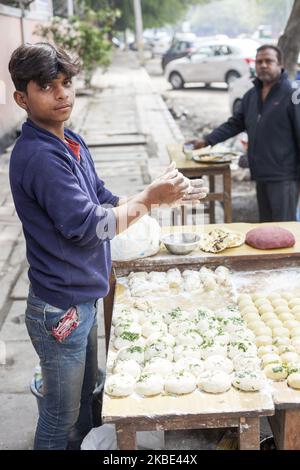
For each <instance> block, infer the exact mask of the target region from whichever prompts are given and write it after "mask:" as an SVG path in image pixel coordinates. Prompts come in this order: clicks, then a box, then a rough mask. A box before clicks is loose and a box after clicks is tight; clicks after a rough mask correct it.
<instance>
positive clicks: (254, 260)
mask: <svg viewBox="0 0 300 470" xmlns="http://www.w3.org/2000/svg"><path fill="white" fill-rule="evenodd" d="M272 225H274V226H277V227H278V226H279V227H283V228H286V229H288V230H290V231H291V232H292V233H293V234H294V236H295V239H296V244H295V246H294V247H292V248H284V249H277V250H257V249H255V248H252V247H250V246H248V245H246V244H244V245H242V246H240V247H237V248H230V249H227V250H225V251H223V252H221V253H219V254H213V253H205V252H203V251H201V250H200V249H198V250H195V251H193V252H192V253H190V254H189V255H172V254H170V253H169V252H168V251H167V250H166V248H165V247H164V245H161V249H160V251H159V253H157V254H156V255H155V256H152V257H149V258H140V259H137V260H134V261H128V262H114V266H115V268H116V269H117V271H118V275H125V274H128V273H129V272H130V271H143V270H146V271H150V270H153V269H154V270H158V271H160V270H161V271H165V270H167V269H169V268H171V267H172V266H177V267H178V268H179V269H181V270H183V269H186V267H187V266H190V267H191V268H192V267H193V266H194V267H196V266H201V265H204V264H205V265H210V266H218V265H220V264H223V265H225V266H228V267H231V268H234V269H236V270H239V271H242V270H245V271H248V270H251V269H266V268H267V269H274V268H280V267H284V266H290V267H292V266H299V264H300V224H299V223H298V222H281V223H268V224H246V223H236V224H218V225H206V226H185V227H182V226H174V227H164V228H163V229H162V233H163V234H164V233H170V232H171V233H176V232H182V231H187V232H196V233H199V234H201V233H203V231H204V232H208V231H210V230H211V229H213V228H225V229H229V230H236V231H239V232H241V233H244V234H246V233H247V232H248V231H249V230H251V229H253V228H257V227H262V226H272Z"/></svg>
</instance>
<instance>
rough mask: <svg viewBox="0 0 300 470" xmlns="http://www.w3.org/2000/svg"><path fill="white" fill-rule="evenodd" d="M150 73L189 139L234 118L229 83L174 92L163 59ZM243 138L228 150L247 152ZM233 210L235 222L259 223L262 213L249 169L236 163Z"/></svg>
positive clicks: (231, 142)
mask: <svg viewBox="0 0 300 470" xmlns="http://www.w3.org/2000/svg"><path fill="white" fill-rule="evenodd" d="M146 68H147V71H148V72H149V74H150V75H151V77H152V80H153V83H154V86H155V87H156V89H157V90H158V91H159V93H160V94H161V95H162V97H163V98H164V100H165V101H166V103H167V105H168V108H169V110H170V112H171V114H172V115H173V117H174V118H175V119H176V122H177V123H178V125H179V128H180V129H181V132H182V134H183V135H184V137H185V139H186V140H189V139H193V138H195V137H201V136H202V135H203V134H205V133H208V132H210V130H212V129H214V128H215V127H217V126H218V125H220V124H221V123H222V122H224V121H225V120H227V119H228V117H229V116H230V107H229V96H228V91H227V87H226V85H225V84H213V85H214V86H211V87H210V88H206V87H205V86H204V84H203V85H202V84H199V86H189V85H188V86H187V87H185V88H184V89H183V90H172V88H171V85H170V84H169V83H168V81H167V80H166V79H165V77H164V75H163V73H162V69H161V66H160V58H154V59H151V60H148V61H147V64H146ZM240 140H241V136H237V137H236V138H233V139H230V140H228V141H227V142H226V145H228V147H230V148H232V149H234V150H237V151H241V152H242V151H243V145H242V144H241V142H240ZM231 170H232V209H233V214H232V217H233V222H257V221H258V211H257V203H256V190H255V183H254V182H253V181H250V174H249V170H247V169H241V168H239V167H238V165H237V162H233V163H232V168H231ZM218 187H219V188H221V187H222V181H221V178H220V180H218V181H217V189H218ZM216 219H217V220H216V221H217V222H223V210H222V208H221V207H219V208H217V210H216Z"/></svg>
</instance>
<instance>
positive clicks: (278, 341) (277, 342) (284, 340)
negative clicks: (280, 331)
mask: <svg viewBox="0 0 300 470" xmlns="http://www.w3.org/2000/svg"><path fill="white" fill-rule="evenodd" d="M290 343H291V341H290V338H288V337H287V336H275V337H274V338H273V344H274V346H277V347H278V346H288V345H289V344H290Z"/></svg>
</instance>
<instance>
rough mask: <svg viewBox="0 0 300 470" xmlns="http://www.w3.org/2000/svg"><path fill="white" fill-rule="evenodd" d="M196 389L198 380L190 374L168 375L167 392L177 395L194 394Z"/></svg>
mask: <svg viewBox="0 0 300 470" xmlns="http://www.w3.org/2000/svg"><path fill="white" fill-rule="evenodd" d="M195 388H196V378H195V377H194V375H193V374H191V373H190V372H183V371H181V372H178V373H172V374H170V375H168V377H167V378H166V380H165V391H166V392H167V393H174V394H175V395H185V394H187V393H192V392H193V391H194V390H195Z"/></svg>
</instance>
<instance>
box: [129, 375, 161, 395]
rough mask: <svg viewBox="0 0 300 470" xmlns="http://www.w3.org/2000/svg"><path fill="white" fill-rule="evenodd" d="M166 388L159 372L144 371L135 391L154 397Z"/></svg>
mask: <svg viewBox="0 0 300 470" xmlns="http://www.w3.org/2000/svg"><path fill="white" fill-rule="evenodd" d="M163 390H164V380H163V378H162V377H161V376H160V375H158V374H151V373H143V374H141V376H140V377H139V379H138V380H137V382H136V385H135V391H136V392H137V393H138V394H139V395H142V396H145V397H152V396H155V395H159V394H160V393H162V392H163Z"/></svg>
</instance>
